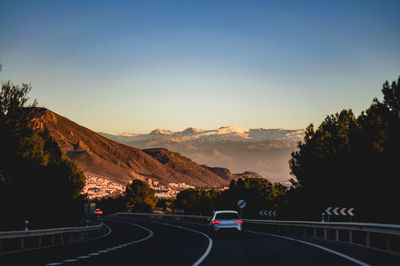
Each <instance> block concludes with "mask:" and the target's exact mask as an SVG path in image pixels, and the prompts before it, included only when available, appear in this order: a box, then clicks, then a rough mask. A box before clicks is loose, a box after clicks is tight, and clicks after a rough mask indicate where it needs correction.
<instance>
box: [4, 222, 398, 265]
mask: <svg viewBox="0 0 400 266" xmlns="http://www.w3.org/2000/svg"><path fill="white" fill-rule="evenodd" d="M105 223H106V224H107V225H108V226H109V227H110V228H111V230H112V232H111V233H110V234H109V235H108V236H107V237H105V238H102V239H99V240H94V241H90V242H86V243H80V244H71V245H66V246H61V247H55V248H47V249H40V250H34V251H28V252H24V253H18V254H8V255H1V256H0V265H1V266H5V265H47V266H55V265H73V266H77V265H97V266H98V265H115V266H119V265H218V266H220V265H400V256H399V255H394V254H390V253H387V252H384V251H378V250H375V249H370V248H366V247H361V246H356V245H349V244H346V243H341V242H335V241H324V240H319V239H312V238H302V237H295V236H289V235H276V234H268V233H264V232H259V231H251V230H246V232H245V233H244V234H243V235H242V236H239V235H235V234H223V235H216V236H213V237H211V238H210V237H209V236H208V235H207V226H206V225H202V224H195V223H188V222H176V221H164V220H150V219H143V218H135V219H134V218H122V217H107V218H105Z"/></svg>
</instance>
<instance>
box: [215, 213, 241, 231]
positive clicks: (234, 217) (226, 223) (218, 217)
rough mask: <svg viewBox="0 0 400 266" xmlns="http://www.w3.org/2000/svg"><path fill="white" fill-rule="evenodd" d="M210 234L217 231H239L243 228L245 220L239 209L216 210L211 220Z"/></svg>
mask: <svg viewBox="0 0 400 266" xmlns="http://www.w3.org/2000/svg"><path fill="white" fill-rule="evenodd" d="M209 225H210V234H213V233H217V232H225V231H227V232H238V233H241V232H242V230H243V227H242V225H243V221H242V219H241V218H240V217H239V213H238V212H237V211H216V212H215V213H214V215H213V217H212V218H211V220H210V224H209Z"/></svg>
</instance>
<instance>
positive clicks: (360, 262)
mask: <svg viewBox="0 0 400 266" xmlns="http://www.w3.org/2000/svg"><path fill="white" fill-rule="evenodd" d="M245 232H248V233H253V234H259V235H267V236H272V237H278V238H283V239H286V240H291V241H296V242H299V243H302V244H304V245H308V246H312V247H315V248H319V249H322V250H324V251H327V252H329V253H332V254H335V255H337V256H339V257H342V258H344V259H346V260H349V261H351V262H354V263H355V264H358V265H361V266H371V265H370V264H367V263H365V262H362V261H360V260H358V259H355V258H353V257H350V256H348V255H346V254H343V253H340V252H338V251H335V250H333V249H330V248H326V247H323V246H320V245H317V244H314V243H311V242H307V241H304V240H300V239H296V238H291V237H287V236H281V235H275V234H269V233H262V232H256V231H249V230H246V231H245Z"/></svg>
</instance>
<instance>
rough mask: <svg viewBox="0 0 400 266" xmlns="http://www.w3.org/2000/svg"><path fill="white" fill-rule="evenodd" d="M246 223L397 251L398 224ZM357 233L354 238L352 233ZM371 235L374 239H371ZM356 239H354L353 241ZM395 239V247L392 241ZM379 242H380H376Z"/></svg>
mask: <svg viewBox="0 0 400 266" xmlns="http://www.w3.org/2000/svg"><path fill="white" fill-rule="evenodd" d="M244 222H245V223H247V224H253V225H264V226H266V227H269V229H270V230H275V231H279V232H289V233H290V232H291V233H297V234H302V235H304V236H310V235H311V236H313V237H315V238H323V239H332V240H336V241H346V242H349V243H352V244H361V245H364V246H367V247H371V246H372V247H378V248H381V249H385V250H388V251H395V252H399V251H400V249H399V246H398V245H399V244H400V237H399V236H400V225H396V224H379V223H344V222H311V221H276V220H275V221H265V220H251V219H244ZM355 234H358V235H357V239H355V237H354V235H355ZM372 236H373V238H374V239H372ZM355 240H356V241H355ZM393 240H395V244H396V245H395V249H393V248H392V242H393ZM378 242H380V243H378Z"/></svg>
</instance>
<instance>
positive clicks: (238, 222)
mask: <svg viewBox="0 0 400 266" xmlns="http://www.w3.org/2000/svg"><path fill="white" fill-rule="evenodd" d="M242 223H243V221H242V220H237V221H235V224H242Z"/></svg>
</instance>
